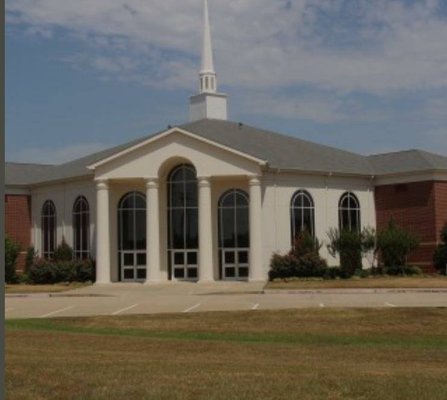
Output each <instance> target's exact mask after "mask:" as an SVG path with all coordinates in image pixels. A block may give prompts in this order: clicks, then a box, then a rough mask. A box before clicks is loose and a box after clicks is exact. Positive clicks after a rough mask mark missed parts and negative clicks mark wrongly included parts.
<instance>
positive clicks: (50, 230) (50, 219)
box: [41, 200, 57, 259]
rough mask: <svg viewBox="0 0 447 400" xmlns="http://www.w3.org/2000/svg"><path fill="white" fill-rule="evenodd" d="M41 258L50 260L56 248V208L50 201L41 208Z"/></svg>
mask: <svg viewBox="0 0 447 400" xmlns="http://www.w3.org/2000/svg"><path fill="white" fill-rule="evenodd" d="M41 223H42V227H41V229H42V256H43V257H44V258H46V259H49V258H52V257H53V254H54V249H55V247H56V226H57V225H56V207H55V205H54V203H53V202H52V201H51V200H47V201H46V202H45V203H44V205H43V207H42V214H41Z"/></svg>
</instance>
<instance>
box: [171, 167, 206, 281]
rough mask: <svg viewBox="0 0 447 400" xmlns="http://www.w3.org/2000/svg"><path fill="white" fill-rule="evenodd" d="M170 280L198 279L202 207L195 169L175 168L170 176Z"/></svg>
mask: <svg viewBox="0 0 447 400" xmlns="http://www.w3.org/2000/svg"><path fill="white" fill-rule="evenodd" d="M167 183H168V191H167V193H168V258H169V267H170V268H169V278H170V279H173V280H197V279H198V278H199V257H198V256H199V206H198V186H197V174H196V170H195V168H194V167H193V166H192V165H190V164H181V165H178V166H177V167H175V168H174V169H173V170H172V171H171V173H170V174H169V176H168V182H167Z"/></svg>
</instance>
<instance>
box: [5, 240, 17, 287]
mask: <svg viewBox="0 0 447 400" xmlns="http://www.w3.org/2000/svg"><path fill="white" fill-rule="evenodd" d="M19 252H20V245H19V244H17V243H15V242H14V241H12V240H11V239H10V238H9V237H8V236H6V238H5V281H6V283H14V282H16V281H17V275H16V265H17V257H18V256H19Z"/></svg>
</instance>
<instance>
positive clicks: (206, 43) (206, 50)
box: [199, 0, 217, 93]
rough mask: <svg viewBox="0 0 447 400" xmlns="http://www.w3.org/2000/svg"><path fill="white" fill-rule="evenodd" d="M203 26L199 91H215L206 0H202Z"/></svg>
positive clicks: (214, 73)
mask: <svg viewBox="0 0 447 400" xmlns="http://www.w3.org/2000/svg"><path fill="white" fill-rule="evenodd" d="M203 15H204V28H203V49H202V68H201V70H200V73H199V79H200V93H216V91H217V78H216V71H215V70H214V61H213V45H212V42H211V27H210V16H209V12H208V0H204V8H203Z"/></svg>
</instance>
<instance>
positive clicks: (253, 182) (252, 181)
mask: <svg viewBox="0 0 447 400" xmlns="http://www.w3.org/2000/svg"><path fill="white" fill-rule="evenodd" d="M248 184H249V185H250V186H261V177H260V176H257V175H255V176H249V177H248Z"/></svg>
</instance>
